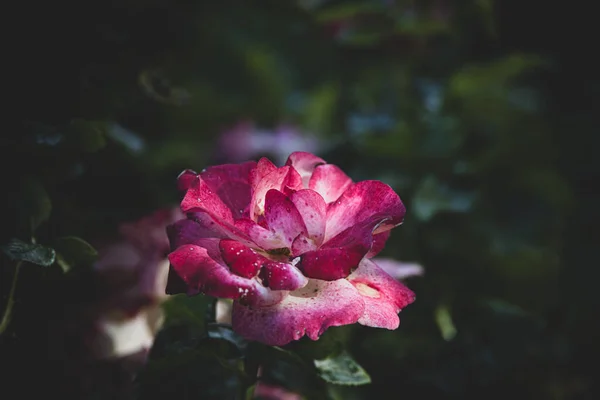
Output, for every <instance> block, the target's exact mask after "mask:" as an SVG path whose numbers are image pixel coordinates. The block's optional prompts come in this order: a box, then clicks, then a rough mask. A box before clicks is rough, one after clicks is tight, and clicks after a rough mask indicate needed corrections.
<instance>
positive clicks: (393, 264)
mask: <svg viewBox="0 0 600 400" xmlns="http://www.w3.org/2000/svg"><path fill="white" fill-rule="evenodd" d="M371 261H373V262H374V263H375V264H377V266H378V267H379V268H381V269H382V270H384V271H385V272H386V273H387V274H388V275H389V276H391V277H392V278H394V279H406V278H411V277H413V276H421V275H423V273H424V272H425V270H424V269H423V267H422V266H421V265H420V264H417V263H410V262H401V261H396V260H394V259H393V258H381V257H377V258H374V259H373V260H371Z"/></svg>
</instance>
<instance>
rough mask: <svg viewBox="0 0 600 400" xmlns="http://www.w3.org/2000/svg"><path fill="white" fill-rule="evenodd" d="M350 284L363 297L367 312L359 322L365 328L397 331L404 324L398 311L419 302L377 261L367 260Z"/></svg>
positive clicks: (355, 272) (354, 273) (362, 263)
mask: <svg viewBox="0 0 600 400" xmlns="http://www.w3.org/2000/svg"><path fill="white" fill-rule="evenodd" d="M348 281H349V282H350V283H351V284H352V285H354V287H356V289H357V290H358V292H359V293H360V294H361V295H362V296H363V300H364V302H365V313H364V315H363V316H362V317H361V318H360V319H359V320H358V322H359V323H360V324H362V325H366V326H372V327H375V328H387V329H396V328H398V325H400V319H399V318H398V312H400V310H402V309H403V308H404V307H406V306H407V305H409V304H411V303H412V302H413V301H415V294H414V293H413V292H412V291H411V290H410V289H409V288H407V287H406V286H404V285H403V284H402V283H400V282H398V281H397V280H396V279H394V278H392V277H391V276H389V275H388V274H387V273H386V272H385V271H383V270H382V269H381V268H379V267H378V266H377V265H376V264H375V263H374V262H373V261H371V260H369V259H364V260H363V261H362V262H361V263H360V266H359V268H358V269H357V270H356V271H354V272H353V273H352V275H350V276H349V277H348Z"/></svg>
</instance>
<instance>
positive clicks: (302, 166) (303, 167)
mask: <svg viewBox="0 0 600 400" xmlns="http://www.w3.org/2000/svg"><path fill="white" fill-rule="evenodd" d="M325 163H326V162H325V160H323V159H322V158H320V157H317V156H315V155H314V154H311V153H306V152H304V151H296V152H294V153H292V154H290V156H289V157H288V159H287V161H286V163H285V165H289V166H291V167H293V168H294V169H295V170H296V171H298V173H299V174H300V177H301V178H302V183H303V185H304V187H305V188H308V182H309V180H310V176H311V175H312V173H313V171H314V169H315V168H316V167H317V165H321V164H325Z"/></svg>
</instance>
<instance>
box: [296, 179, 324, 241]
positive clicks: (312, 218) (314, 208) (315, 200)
mask: <svg viewBox="0 0 600 400" xmlns="http://www.w3.org/2000/svg"><path fill="white" fill-rule="evenodd" d="M290 200H291V201H292V203H294V205H295V206H296V208H297V209H298V212H300V215H302V219H303V220H304V224H305V225H306V229H307V233H308V237H310V238H311V239H312V240H313V241H314V242H315V244H316V245H317V246H320V245H321V244H322V243H323V239H324V238H325V221H326V216H327V204H326V203H325V200H323V197H321V195H320V194H319V193H317V192H315V191H314V190H309V189H305V190H299V191H297V192H295V193H293V194H292V195H291V196H290Z"/></svg>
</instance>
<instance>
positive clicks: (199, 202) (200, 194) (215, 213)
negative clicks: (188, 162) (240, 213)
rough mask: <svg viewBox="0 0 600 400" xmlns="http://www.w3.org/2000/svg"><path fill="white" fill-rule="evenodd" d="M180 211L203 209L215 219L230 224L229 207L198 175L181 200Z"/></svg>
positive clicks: (231, 217) (231, 216) (231, 221)
mask: <svg viewBox="0 0 600 400" xmlns="http://www.w3.org/2000/svg"><path fill="white" fill-rule="evenodd" d="M181 211H183V212H184V213H188V212H198V211H203V212H206V213H208V214H210V215H211V216H212V217H213V218H215V219H216V220H220V221H222V222H225V223H228V224H232V223H233V214H232V213H231V209H230V208H229V207H228V206H227V205H226V204H225V203H223V201H222V200H221V198H219V196H218V195H217V194H216V193H215V192H214V191H213V190H212V189H211V188H210V187H209V186H208V184H207V183H206V182H205V181H204V180H202V178H201V177H200V176H197V177H196V179H194V180H193V181H192V183H191V185H190V187H189V189H188V191H187V192H186V193H185V196H184V198H183V200H182V201H181Z"/></svg>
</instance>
